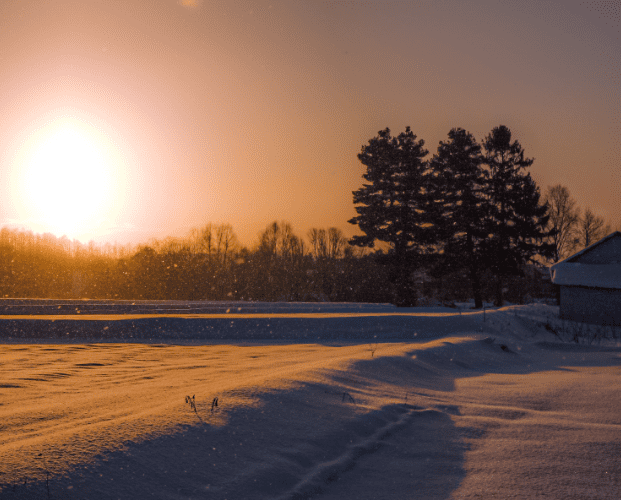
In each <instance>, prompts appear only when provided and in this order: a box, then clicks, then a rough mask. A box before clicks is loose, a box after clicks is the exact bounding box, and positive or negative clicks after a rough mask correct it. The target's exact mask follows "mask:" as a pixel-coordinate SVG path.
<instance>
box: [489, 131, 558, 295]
mask: <svg viewBox="0 0 621 500" xmlns="http://www.w3.org/2000/svg"><path fill="white" fill-rule="evenodd" d="M483 148H484V150H485V154H484V163H485V164H486V165H487V167H488V169H487V170H486V171H485V172H486V177H487V179H486V184H487V189H486V191H487V196H488V202H489V203H488V214H487V217H486V232H487V234H488V238H487V241H486V257H487V260H488V262H489V263H490V266H491V270H492V272H493V274H494V275H495V276H496V283H495V299H494V303H495V305H497V306H500V305H502V303H503V297H502V295H503V292H502V288H503V282H504V280H505V278H506V277H508V276H510V275H515V274H519V273H520V269H521V267H522V266H523V265H524V264H525V263H526V262H528V261H530V260H532V259H533V257H534V256H535V255H541V256H544V257H550V256H551V255H552V253H553V250H554V249H553V246H552V245H550V244H549V243H544V241H545V239H546V238H548V237H549V236H550V231H547V230H546V226H547V224H548V218H549V216H548V214H547V212H548V206H547V204H540V193H539V188H538V187H537V186H536V184H535V182H534V181H533V179H532V178H531V177H530V174H529V173H527V172H525V169H526V168H528V167H530V166H531V165H532V163H533V159H531V158H525V157H524V150H523V149H522V146H521V145H520V143H519V142H518V141H517V140H516V141H513V142H511V131H510V130H509V129H508V128H507V127H505V126H504V125H501V126H499V127H496V128H494V129H493V130H492V132H491V133H490V134H489V135H488V136H487V137H486V138H485V140H484V141H483Z"/></svg>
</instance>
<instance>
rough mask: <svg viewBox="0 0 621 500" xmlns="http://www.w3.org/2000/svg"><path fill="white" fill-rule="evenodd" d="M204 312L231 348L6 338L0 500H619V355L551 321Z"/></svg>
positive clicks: (512, 316) (543, 313)
mask: <svg viewBox="0 0 621 500" xmlns="http://www.w3.org/2000/svg"><path fill="white" fill-rule="evenodd" d="M144 305H145V304H142V305H141V306H144ZM132 307H135V305H134V306H132ZM182 307H185V306H182ZM205 307H207V306H205ZM210 307H213V308H212V310H211V311H209V312H205V311H201V312H196V311H191V312H188V311H187V309H188V308H190V307H189V306H188V307H185V309H186V311H183V313H185V314H196V315H199V316H200V318H198V319H200V320H201V321H202V322H203V323H205V324H206V323H209V322H210V321H220V320H222V321H231V320H232V321H233V322H234V324H233V326H229V327H228V329H227V330H222V331H226V332H228V333H229V334H230V336H231V337H233V338H234V339H237V340H234V341H229V340H226V339H224V338H218V339H217V340H209V339H208V338H207V336H206V334H201V335H196V336H193V335H191V334H188V331H191V328H188V327H186V328H185V330H183V331H184V332H185V333H184V335H182V336H179V335H177V334H176V333H175V334H174V335H172V336H171V330H166V328H163V329H158V330H154V331H152V332H150V335H146V336H145V337H144V338H142V339H136V338H135V337H131V338H130V340H133V341H132V342H127V341H126V340H128V339H127V337H125V336H123V342H121V341H119V340H118V339H115V337H114V336H111V335H109V334H108V333H105V334H104V335H102V337H101V338H95V337H94V338H93V339H92V343H91V341H90V340H89V343H85V340H84V339H80V338H75V336H74V335H70V336H68V337H66V336H62V337H60V338H58V339H47V340H46V339H42V338H38V339H32V338H28V337H27V336H26V337H24V336H18V337H11V335H9V334H10V333H11V332H8V331H6V330H4V331H3V332H2V335H3V337H4V339H3V343H2V344H0V498H1V499H5V498H7V499H8V498H11V499H12V498H33V499H35V498H40V499H45V498H58V499H65V498H66V499H82V498H84V499H116V498H123V499H125V498H127V499H136V498H162V499H164V498H174V499H181V498H184V499H186V498H187V499H190V498H192V499H198V498H217V499H224V498H228V499H254V498H257V499H258V498H266V499H271V498H282V499H294V498H318V499H328V498H334V499H336V498H356V499H358V498H360V499H365V498H367V499H372V498H373V499H375V498H398V499H403V498H456V499H462V498H463V499H466V498H559V499H565V498H576V499H577V498H581V499H582V498H610V499H613V498H614V499H617V498H619V497H620V492H621V461H620V460H619V457H620V456H621V386H620V384H619V381H620V377H621V347H619V346H618V345H615V344H614V342H613V341H607V342H604V341H599V340H598V342H599V344H598V345H590V346H587V345H577V344H575V343H559V340H560V338H559V337H563V335H565V331H562V330H560V328H561V323H560V322H559V320H558V319H557V315H558V310H557V308H555V307H551V306H545V305H541V304H539V305H531V306H516V307H507V308H503V309H500V310H487V311H486V312H485V314H484V313H483V312H474V313H473V312H472V311H470V310H468V309H464V310H462V311H456V310H454V309H449V308H442V309H438V308H436V309H427V310H417V309H411V310H398V311H396V310H394V309H392V308H390V306H382V305H375V306H367V307H361V306H353V305H346V304H341V305H317V304H315V305H299V304H298V305H295V304H294V305H288V304H272V305H263V306H260V307H259V306H258V305H256V304H255V305H248V306H247V307H248V308H247V309H246V310H232V309H233V307H234V308H237V307H243V306H242V305H239V304H236V305H233V304H229V305H228V306H227V308H226V309H218V307H220V308H221V307H224V306H223V305H212V306H210ZM270 307H271V309H270ZM171 308H172V306H169V308H168V309H167V310H165V311H164V310H162V309H161V308H160V309H158V310H157V311H154V310H153V308H152V309H151V310H150V311H144V310H143V311H141V312H136V311H135V310H127V311H123V315H124V316H123V317H122V318H121V317H119V318H118V319H114V318H113V319H110V318H109V319H108V320H107V321H108V322H111V321H127V316H126V315H128V314H133V315H136V317H137V318H142V319H145V316H144V315H147V314H151V315H152V317H155V316H157V315H160V316H159V317H164V316H162V315H169V316H167V317H173V318H176V316H175V315H177V314H180V313H181V312H180V311H178V312H171ZM174 308H177V309H178V308H179V304H177V305H175V307H174ZM174 308H173V309H174ZM191 308H193V309H196V308H195V307H194V305H192V307H191ZM312 308H316V309H313V310H309V309H312ZM317 308H318V309H317ZM95 309H96V308H95V307H94V308H93V309H92V310H91V311H90V314H102V312H101V311H99V312H97V311H96V310H95ZM227 309H228V312H227ZM251 309H252V310H251ZM22 312H23V311H22ZM63 312H64V311H63ZM84 312H85V311H84ZM111 312H112V311H107V314H110V313H111ZM114 313H115V314H119V311H118V310H117V311H114ZM87 314H89V313H87ZM236 314H237V315H238V316H234V315H236ZM141 315H142V316H141ZM223 315H228V317H227V318H226V319H223V318H222V317H221V316H223ZM253 315H254V317H253ZM283 315H287V316H283ZM13 318H15V316H13ZM123 318H124V319H123ZM253 318H254V319H253ZM3 319H4V321H5V322H6V317H4V316H3ZM146 319H148V318H146ZM177 319H179V318H177ZM245 319H247V320H248V322H250V323H246V324H245V323H243V322H242V321H240V320H245ZM180 320H182V319H180ZM253 320H254V321H255V323H254V324H255V325H257V324H261V325H263V326H262V327H261V328H263V329H262V330H260V331H261V332H268V331H270V330H266V329H265V328H264V325H265V324H267V323H268V322H269V324H270V328H272V330H271V332H272V334H273V336H272V337H268V338H272V339H273V340H265V339H260V337H261V335H254V336H252V337H248V336H246V337H245V338H244V336H243V335H241V334H240V335H237V336H234V333H235V332H236V331H238V330H240V329H243V328H244V327H245V326H247V325H248V324H251V322H252V321H253ZM286 320H287V321H288V320H291V321H293V322H289V323H287V321H286ZM17 321H20V320H17ZM24 321H35V320H34V319H33V318H32V317H31V318H25V319H24ZM38 321H50V320H49V319H44V318H42V319H39V320H38ZM66 321H72V322H73V323H71V324H74V325H76V328H77V327H78V325H80V324H81V323H80V322H84V321H85V320H84V319H83V318H82V319H78V318H76V317H75V315H74V317H72V319H67V320H66ZM90 321H104V320H103V319H102V320H98V319H95V318H94V317H92V318H91V319H90ZM236 321H240V322H238V323H237V324H235V322H236ZM296 321H298V322H297V323H296ZM382 322H385V323H389V324H390V328H383V329H382V328H380V329H377V328H376V327H377V325H382V324H385V323H382ZM102 324H103V323H102ZM292 325H293V328H292V329H290V330H287V329H288V328H291V327H292ZM296 325H297V326H296ZM0 326H1V325H0ZM563 326H565V325H563ZM173 330H174V329H173ZM116 331H121V329H117V330H116ZM256 331H259V330H256ZM105 332H108V330H106V331H105ZM174 332H176V330H174ZM174 332H173V333H174ZM274 332H277V335H276V334H274ZM330 332H332V334H331V333H330ZM335 332H336V333H335ZM361 332H362V333H361ZM89 335H90V334H89ZM175 335H176V336H175ZM297 336H300V342H298V341H297V340H296V339H297V338H298V337H297ZM566 336H567V335H565V337H566ZM9 337H11V338H10V339H9ZM361 337H363V338H361ZM171 338H173V339H174V340H172V341H171ZM104 340H105V341H104ZM187 396H190V397H192V396H194V399H192V402H187ZM215 398H217V406H216V405H215ZM193 403H194V406H193ZM194 408H195V409H194Z"/></svg>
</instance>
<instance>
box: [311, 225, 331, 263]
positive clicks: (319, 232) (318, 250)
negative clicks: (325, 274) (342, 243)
mask: <svg viewBox="0 0 621 500" xmlns="http://www.w3.org/2000/svg"><path fill="white" fill-rule="evenodd" d="M308 240H309V241H310V244H311V254H312V255H313V257H314V258H315V259H323V258H325V257H326V256H327V254H328V243H327V234H326V230H325V229H317V228H315V227H313V228H311V229H310V230H309V231H308Z"/></svg>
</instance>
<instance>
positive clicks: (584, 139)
mask: <svg viewBox="0 0 621 500" xmlns="http://www.w3.org/2000/svg"><path fill="white" fill-rule="evenodd" d="M0 48H1V50H0V74H1V75H2V77H1V78H0V117H1V120H0V224H1V225H11V226H18V227H26V228H29V229H32V230H33V231H34V232H39V233H42V232H53V233H55V234H56V235H57V236H62V235H63V234H66V235H67V236H68V237H69V238H76V239H79V240H81V241H84V242H86V241H88V240H90V239H94V240H95V241H100V242H103V241H110V242H114V241H118V242H119V243H126V242H133V243H138V242H146V241H147V240H148V239H149V238H151V237H158V238H163V237H165V236H168V235H174V236H182V235H184V234H186V233H187V232H188V231H189V229H190V228H192V227H199V226H202V225H204V224H206V223H208V222H214V223H222V222H227V223H230V224H232V226H233V229H234V230H235V232H236V233H237V235H238V237H239V238H240V240H241V241H242V243H244V244H246V245H251V244H252V243H253V241H254V240H255V238H256V236H257V234H258V232H259V231H260V230H261V229H263V228H264V227H265V225H266V224H268V223H269V222H271V221H273V220H282V219H284V220H287V221H289V222H291V224H292V225H293V227H294V230H295V231H296V233H297V234H299V235H305V234H306V232H307V231H308V229H309V228H311V227H328V226H337V227H340V228H342V229H343V230H344V231H345V233H346V234H347V235H352V234H354V232H355V229H356V228H354V227H353V226H351V225H349V224H348V223H347V220H348V219H349V218H351V217H352V216H354V215H355V211H354V208H353V204H352V191H353V190H355V189H358V188H359V187H360V185H361V183H362V177H361V176H362V174H363V172H364V167H363V165H361V164H360V162H359V161H358V159H357V157H356V155H357V153H358V152H359V151H360V148H361V146H362V145H364V144H366V143H367V141H368V140H369V139H370V138H372V137H373V136H375V135H376V134H377V132H378V131H379V130H381V129H383V128H385V127H390V129H391V130H392V131H393V133H395V134H398V133H399V132H401V131H403V130H404V129H405V127H406V126H407V125H409V126H411V127H412V130H413V131H414V133H415V134H416V135H417V136H418V137H419V138H422V139H424V140H425V142H426V146H427V148H428V149H429V151H430V155H429V157H431V154H433V153H435V151H436V148H437V145H438V142H439V141H440V140H445V139H446V136H447V133H448V131H449V130H450V129H451V128H453V127H463V128H465V129H467V130H468V131H470V132H471V133H473V134H474V136H475V137H476V138H477V139H479V140H480V139H482V138H483V137H484V136H485V135H487V134H488V133H489V132H490V131H491V129H492V128H493V127H495V126H498V125H501V124H503V125H506V126H508V127H509V128H510V129H511V131H512V132H513V134H514V137H515V138H517V139H518V140H519V141H520V142H521V143H522V145H523V147H524V148H525V151H526V155H527V156H528V157H533V158H535V162H534V164H533V166H532V167H531V170H530V171H531V173H532V175H533V177H534V178H535V180H536V181H537V182H538V184H539V185H540V187H541V189H542V190H545V187H546V186H548V185H553V184H557V183H561V184H563V185H565V186H567V187H568V188H569V190H570V191H571V193H572V195H573V196H574V197H575V198H576V199H577V201H578V203H579V205H580V206H581V207H582V208H586V207H590V208H591V209H592V210H593V211H594V212H595V213H597V214H599V215H601V216H603V217H604V218H605V219H606V220H607V221H609V222H611V223H612V224H613V227H621V197H620V196H619V192H620V190H621V92H620V89H621V2H620V1H619V0H610V1H578V0H548V1H546V0H472V1H468V2H465V1H463V0H443V1H440V0H412V1H389V0H385V1H371V0H369V1H310V0H309V1H289V0H287V1H284V0H266V1H238V0H226V1H224V0H222V1H221V0H202V1H200V0H182V1H178V0H151V1H146V0H143V1H138V0H81V1H65V0H54V1H43V0H41V1H32V0H21V1H19V2H13V1H11V2H8V1H5V2H2V3H1V4H0ZM71 145H75V147H70V146H71Z"/></svg>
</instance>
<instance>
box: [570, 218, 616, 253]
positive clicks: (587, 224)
mask: <svg viewBox="0 0 621 500" xmlns="http://www.w3.org/2000/svg"><path fill="white" fill-rule="evenodd" d="M577 226H578V227H577V228H576V236H577V240H578V245H579V246H580V248H586V247H588V246H589V245H592V244H593V243H595V242H596V241H599V240H601V239H602V238H603V237H604V236H606V235H607V234H609V233H610V232H611V230H612V229H611V228H610V224H605V222H604V219H603V218H602V217H599V216H598V215H595V214H594V213H593V212H592V210H591V209H590V208H587V209H586V210H585V211H584V214H583V215H582V216H581V217H580V218H579V220H578V225H577Z"/></svg>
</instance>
